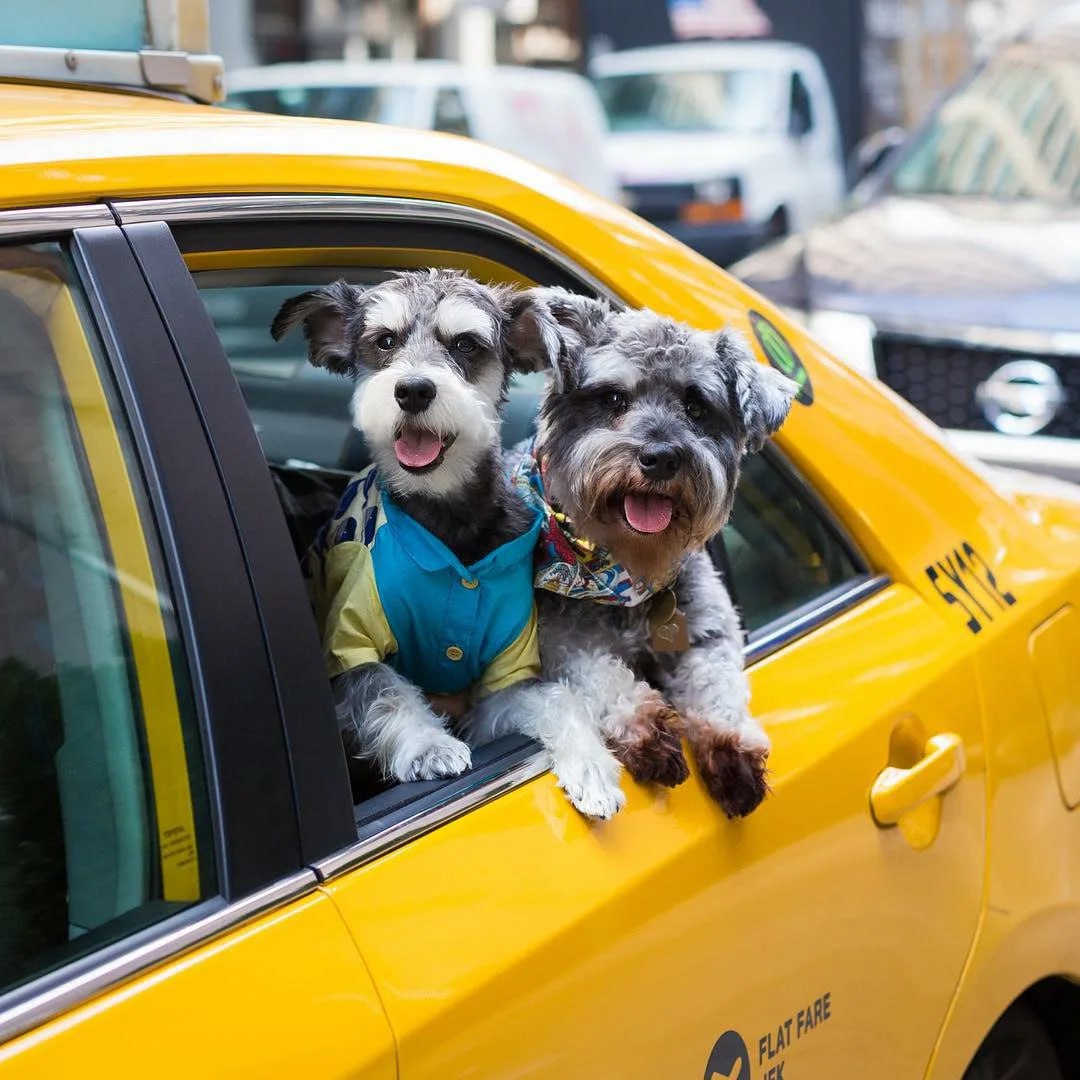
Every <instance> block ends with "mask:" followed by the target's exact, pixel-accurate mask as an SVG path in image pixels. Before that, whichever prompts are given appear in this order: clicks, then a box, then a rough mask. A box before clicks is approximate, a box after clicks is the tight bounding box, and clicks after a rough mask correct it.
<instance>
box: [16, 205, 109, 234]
mask: <svg viewBox="0 0 1080 1080" xmlns="http://www.w3.org/2000/svg"><path fill="white" fill-rule="evenodd" d="M115 224H116V219H115V218H114V217H113V216H112V212H111V211H110V210H109V208H108V207H107V206H106V205H105V204H104V203H90V204H88V205H85V206H41V207H32V208H30V209H26V210H0V240H14V239H19V240H26V239H27V238H29V237H33V236H50V235H53V234H55V233H59V232H71V231H72V230H73V229H89V228H92V227H94V226H95V225H115Z"/></svg>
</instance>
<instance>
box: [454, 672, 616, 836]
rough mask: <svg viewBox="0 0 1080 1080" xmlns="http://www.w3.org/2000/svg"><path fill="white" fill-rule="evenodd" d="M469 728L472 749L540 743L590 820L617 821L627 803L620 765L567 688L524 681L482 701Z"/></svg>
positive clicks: (470, 715) (562, 784)
mask: <svg viewBox="0 0 1080 1080" xmlns="http://www.w3.org/2000/svg"><path fill="white" fill-rule="evenodd" d="M464 729H465V732H466V735H467V737H468V739H469V742H470V743H471V744H472V745H473V746H478V745H480V744H481V743H485V742H491V741H492V740H493V739H497V738H499V736H500V735H507V734H509V733H511V732H520V733H521V734H523V735H528V736H529V737H530V738H533V739H536V740H537V742H539V743H540V744H541V745H542V746H543V747H544V749H545V750H547V752H548V754H549V755H550V757H551V768H552V771H553V772H554V773H555V777H556V779H557V780H558V783H559V787H561V788H562V789H563V790H564V791H565V792H566V796H567V798H568V799H569V800H570V802H571V803H572V804H573V805H574V806H575V807H576V808H577V809H578V810H580V811H581V813H583V814H585V815H586V816H587V817H591V818H609V817H612V816H613V815H614V814H616V813H617V812H618V811H619V809H620V808H621V807H622V805H623V804H624V803H625V802H626V796H625V795H624V794H623V792H622V789H621V788H620V787H619V773H620V771H621V770H620V768H619V763H618V761H616V760H615V757H614V755H613V754H612V753H611V751H610V750H608V748H607V746H606V745H605V744H604V740H603V738H602V736H601V734H600V731H599V728H598V726H597V724H596V722H595V721H594V719H593V717H592V716H591V714H590V713H589V711H588V710H587V709H586V708H585V707H584V705H583V703H582V701H581V699H580V698H579V696H578V695H577V694H576V693H574V691H573V690H571V689H570V687H568V686H566V685H564V684H563V683H558V682H550V683H545V682H537V681H527V682H520V683H516V684H515V685H513V686H509V687H507V688H506V689H505V690H500V691H498V692H497V693H494V694H491V695H490V696H489V697H486V698H481V699H480V700H479V701H478V702H477V703H476V704H475V705H474V706H473V708H472V709H471V711H470V712H469V713H468V715H467V716H466V717H465V721H464Z"/></svg>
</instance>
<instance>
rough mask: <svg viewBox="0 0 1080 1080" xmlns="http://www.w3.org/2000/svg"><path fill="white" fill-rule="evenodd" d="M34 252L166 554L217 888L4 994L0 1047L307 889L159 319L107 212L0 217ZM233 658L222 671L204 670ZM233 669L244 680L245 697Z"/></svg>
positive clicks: (216, 482) (259, 666)
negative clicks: (61, 266) (52, 263)
mask: <svg viewBox="0 0 1080 1080" xmlns="http://www.w3.org/2000/svg"><path fill="white" fill-rule="evenodd" d="M38 242H56V243H60V244H61V245H62V246H63V247H64V248H65V249H66V250H67V251H68V252H69V253H70V258H71V263H72V266H73V274H74V278H73V282H72V288H73V289H76V290H78V292H79V293H80V299H81V300H83V301H85V304H86V307H87V310H88V312H89V317H90V320H91V322H92V325H88V326H87V327H86V330H87V333H88V334H90V335H92V336H96V338H97V339H98V341H100V346H101V354H102V364H101V368H100V376H101V378H102V379H103V380H104V381H106V382H111V383H112V384H113V388H114V396H115V398H116V400H117V402H118V408H119V411H120V413H121V420H120V422H121V423H122V424H123V425H124V426H125V427H126V429H127V430H126V432H125V435H126V436H128V438H129V441H130V444H131V447H132V460H131V461H130V462H129V463H128V467H129V470H130V472H131V479H132V482H133V483H135V484H137V485H138V486H139V487H140V488H141V489H142V492H143V493H145V496H146V499H147V502H148V505H149V510H150V517H151V522H150V524H149V525H148V533H149V535H148V537H147V539H148V541H152V542H153V543H154V544H155V545H156V546H157V547H159V548H160V551H161V557H162V571H163V573H164V575H165V582H163V585H166V586H167V588H168V591H169V593H170V595H171V598H172V600H173V602H174V604H175V607H176V620H177V625H178V628H179V632H180V636H181V640H182V642H183V657H182V661H183V664H184V668H185V669H186V679H187V681H189V682H190V689H191V697H192V699H193V701H194V705H195V712H196V715H197V719H198V727H199V737H200V740H201V742H202V757H203V763H202V767H203V769H204V773H205V785H206V788H207V792H208V798H209V803H210V814H211V819H212V821H211V833H212V836H211V840H210V842H211V843H212V844H213V853H212V858H211V861H212V863H213V864H214V865H215V867H216V889H215V890H214V891H213V893H212V894H211V895H209V896H207V897H206V898H204V899H202V900H199V901H196V902H194V903H193V904H191V906H190V907H187V908H185V909H184V910H183V911H180V912H178V913H176V914H174V915H170V916H167V917H165V918H163V919H162V920H161V921H159V922H156V923H154V924H152V925H150V926H147V927H144V928H142V929H139V930H136V931H134V932H133V933H131V934H128V935H126V936H124V937H122V938H120V939H118V940H117V941H115V942H112V943H110V944H106V945H103V946H102V947H101V948H99V949H96V950H94V951H93V952H90V953H88V954H86V955H85V956H82V957H79V958H76V959H73V960H71V961H70V962H68V963H65V964H62V965H61V966H59V967H58V968H56V969H55V970H53V971H49V972H46V973H44V974H42V975H39V976H37V977H36V978H33V979H31V980H28V981H27V982H25V983H23V984H22V985H20V986H18V987H16V988H14V989H12V990H9V991H8V992H6V993H4V994H2V995H0V1043H2V1042H4V1041H6V1040H8V1039H10V1038H12V1037H14V1036H16V1035H19V1034H21V1033H23V1032H26V1031H28V1030H30V1029H31V1028H33V1027H35V1026H37V1025H38V1024H40V1023H42V1022H44V1021H46V1020H48V1019H50V1018H52V1017H54V1016H56V1015H58V1014H61V1013H63V1012H65V1011H67V1010H69V1009H71V1008H73V1007H75V1006H76V1005H78V1004H80V1003H82V1002H83V1001H85V1000H87V999H88V998H90V997H93V996H96V995H98V994H100V993H102V992H103V991H105V990H107V989H109V988H111V987H113V986H115V985H117V984H119V983H121V982H123V981H125V980H127V979H128V978H130V977H132V976H133V975H135V974H137V973H139V972H141V971H143V970H145V969H146V968H147V967H150V966H152V965H155V964H158V963H160V962H162V961H163V960H165V959H168V958H170V957H173V956H175V955H178V954H179V953H181V952H184V951H187V950H188V949H190V948H191V947H192V946H193V945H195V944H197V943H199V942H201V941H203V940H205V939H207V938H209V937H212V936H217V935H219V934H221V933H223V932H225V931H226V930H228V929H231V928H233V927H235V926H238V925H240V924H242V923H244V922H247V921H248V920H250V919H251V918H252V917H253V916H254V915H256V914H258V913H259V912H261V911H264V910H267V909H268V908H270V907H273V906H278V905H280V904H281V903H283V902H285V901H286V900H287V899H290V898H294V897H298V896H300V895H302V894H303V893H305V892H308V891H311V890H312V889H314V888H315V887H316V885H317V878H316V875H315V874H314V873H313V872H312V871H311V870H310V869H308V868H307V867H306V866H305V864H304V862H303V860H302V859H301V850H300V843H299V835H298V828H297V824H296V815H295V807H294V805H293V800H292V788H291V780H290V772H289V769H290V759H289V756H288V754H287V752H286V745H285V739H284V737H283V734H282V729H281V717H280V710H279V707H278V705H277V702H276V698H274V697H273V693H274V683H273V678H272V675H273V669H272V667H271V665H270V662H269V657H268V654H267V652H266V648H265V643H264V642H263V640H262V636H261V633H258V620H257V608H256V603H255V595H254V592H253V590H252V589H251V585H250V582H249V581H248V579H247V577H246V575H244V574H242V573H239V574H236V575H235V576H234V577H233V578H232V579H231V580H229V581H227V582H225V583H223V582H221V581H219V580H217V578H216V575H215V573H213V572H210V571H211V567H210V564H209V561H208V559H209V556H210V553H211V544H212V549H213V560H214V562H213V566H215V567H217V568H225V569H228V568H229V567H230V566H236V565H237V564H238V563H240V562H241V561H242V560H241V558H240V556H241V552H240V540H239V536H238V534H237V532H236V530H235V527H234V526H233V523H232V521H231V519H230V518H229V516H228V513H227V510H228V504H227V502H226V491H225V489H224V488H223V486H222V484H221V481H220V477H219V476H218V475H217V471H216V469H215V468H214V466H213V462H212V459H211V458H210V456H209V454H208V446H207V441H206V434H205V432H204V430H203V426H202V424H201V422H200V419H199V417H198V414H197V412H196V411H195V409H194V402H193V400H192V398H191V396H190V394H189V391H188V387H187V383H186V380H185V379H184V376H183V372H182V370H181V367H180V364H179V362H178V358H177V356H176V354H175V352H174V349H173V347H172V345H171V343H170V340H169V337H168V335H167V333H166V328H165V326H164V324H163V322H162V320H161V317H160V313H159V311H158V308H157V306H156V304H155V303H154V300H153V297H152V296H151V293H150V291H149V289H148V287H147V285H146V282H145V279H144V277H143V275H142V272H141V270H140V268H139V266H138V264H137V262H136V260H135V258H134V255H133V253H132V251H131V248H130V246H129V243H128V240H127V238H126V237H125V235H124V233H123V232H122V230H121V229H120V228H119V227H118V226H117V224H116V222H115V219H114V218H113V215H112V214H111V213H110V212H109V211H108V209H107V208H106V207H104V206H102V205H94V206H85V207H63V208H41V209H36V210H32V211H23V210H15V211H0V245H3V246H5V247H7V246H14V247H18V246H23V245H26V244H32V243H38ZM95 344H96V342H95ZM193 493H197V498H193ZM208 526H209V528H208ZM155 534H156V535H155ZM200 536H201V539H200ZM200 563H202V565H201V566H200ZM219 650H224V653H221V652H219ZM238 653H239V654H242V658H241V659H240V660H239V661H238V662H237V663H230V665H229V671H227V672H224V671H221V670H216V671H215V665H214V664H213V663H208V661H211V660H212V659H213V658H214V657H215V656H216V655H222V654H224V655H229V656H230V657H231V658H232V657H235V656H236V655H237V654H238ZM216 666H217V668H219V669H220V668H222V667H223V666H224V665H220V664H218V665H216ZM238 668H239V669H240V671H241V672H242V673H243V674H245V675H246V678H245V679H244V685H243V692H242V693H238V692H237V687H236V685H235V684H236V682H237V679H236V677H235V676H236V673H237V669H238ZM245 669H246V670H245ZM230 682H231V683H233V685H232V686H231V687H230ZM259 702H262V703H263V706H262V707H261V708H252V705H253V703H254V704H257V703H259ZM275 733H276V734H275ZM247 740H252V742H250V743H249V742H248V741H247ZM241 755H243V756H242V758H241ZM241 762H242V763H243V765H244V766H245V767H244V768H238V765H240V764H241ZM245 777H246V779H245ZM253 777H258V778H259V781H258V782H259V783H260V784H261V785H262V786H263V787H264V788H265V786H266V785H267V782H268V781H269V783H270V784H271V785H273V786H274V787H276V788H277V789H278V790H279V793H280V794H279V797H278V798H277V799H276V800H271V801H267V800H263V801H261V802H260V804H259V806H258V807H257V808H256V807H254V806H253V804H252V800H251V797H250V789H251V787H252V784H253V783H254V782H255V781H254V780H253ZM245 800H247V810H246V812H245V810H244V804H245ZM256 811H257V812H256Z"/></svg>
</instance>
